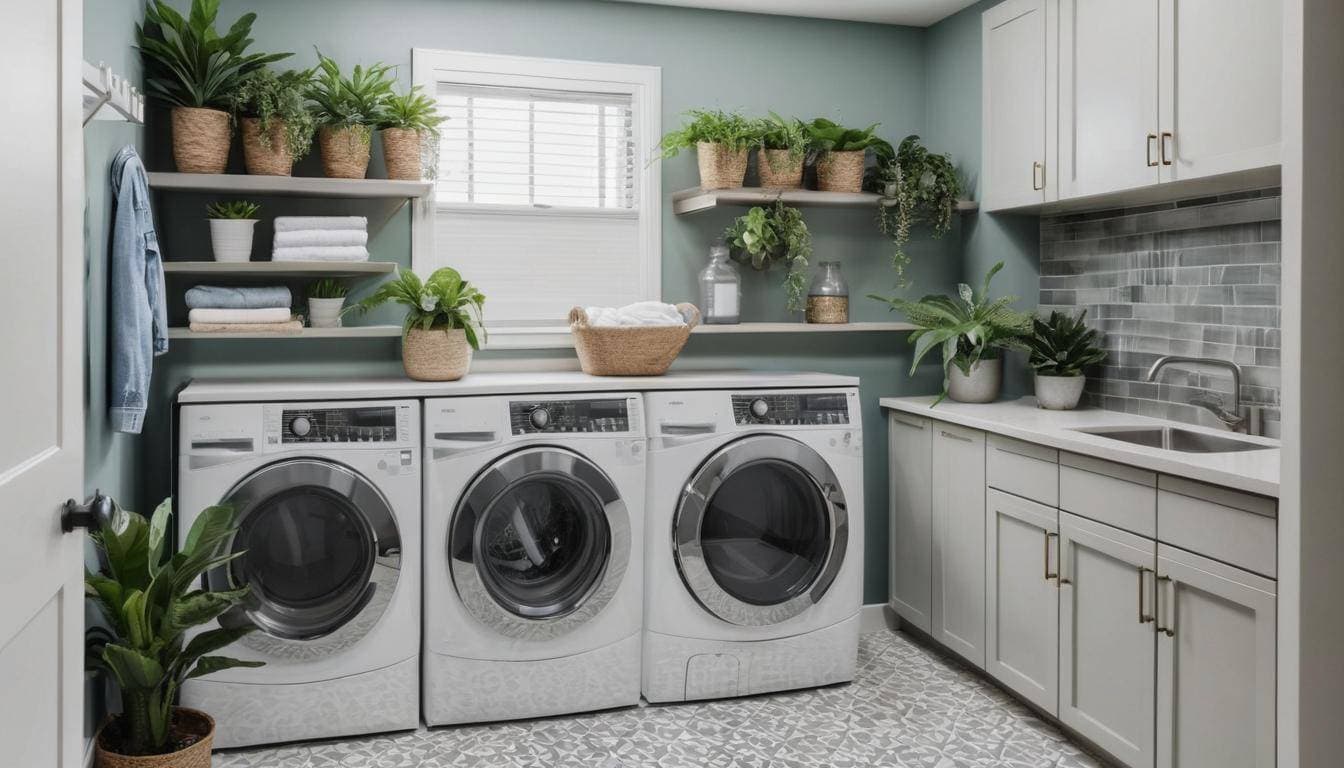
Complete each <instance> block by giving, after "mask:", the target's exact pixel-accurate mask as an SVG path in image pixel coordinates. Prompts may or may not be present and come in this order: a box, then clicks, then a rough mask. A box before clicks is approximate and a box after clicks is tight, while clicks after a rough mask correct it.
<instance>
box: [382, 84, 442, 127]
mask: <svg viewBox="0 0 1344 768" xmlns="http://www.w3.org/2000/svg"><path fill="white" fill-rule="evenodd" d="M447 119H448V118H447V117H444V116H443V115H440V114H439V111H438V107H437V106H436V105H435V103H434V99H431V98H430V97H429V95H428V94H426V93H425V92H424V90H423V89H421V87H420V86H418V85H417V86H413V87H412V88H411V90H409V91H407V92H406V93H403V94H397V93H393V94H391V95H389V96H388V97H387V99H386V100H385V101H384V102H383V116H382V124H381V126H380V127H382V128H403V129H406V130H410V131H421V132H423V133H428V134H430V135H436V134H438V132H439V123H442V122H443V121H444V120H447Z"/></svg>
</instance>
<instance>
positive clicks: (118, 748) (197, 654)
mask: <svg viewBox="0 0 1344 768" xmlns="http://www.w3.org/2000/svg"><path fill="white" fill-rule="evenodd" d="M171 515H172V506H171V503H170V502H168V501H165V502H164V503H162V504H160V505H159V508H158V509H156V510H154V515H153V516H152V517H151V518H150V519H149V520H145V518H144V517H143V516H141V515H138V514H135V513H134V512H119V513H118V516H117V519H116V520H114V521H113V524H111V525H108V526H104V528H103V529H102V530H101V531H99V532H98V533H95V534H94V535H93V537H92V538H93V542H94V545H95V546H96V547H97V549H98V552H99V555H100V557H99V559H100V561H101V562H103V563H105V566H104V567H100V568H99V570H98V571H97V572H93V571H87V572H86V573H85V576H84V584H85V594H86V596H87V599H88V601H89V602H90V603H92V604H93V605H94V606H95V607H96V608H97V610H98V611H99V612H100V613H101V614H102V616H103V618H104V619H105V621H106V623H107V629H105V630H104V629H101V628H100V629H96V630H91V631H90V632H89V633H88V634H87V638H88V642H87V653H86V658H87V661H88V664H89V666H90V667H92V668H94V669H97V670H100V671H102V672H104V673H106V674H107V675H108V676H109V677H110V679H111V680H112V681H113V682H114V683H115V685H116V687H117V688H118V689H119V691H120V693H121V707H122V711H121V713H120V714H117V715H115V716H113V717H112V718H111V719H109V720H108V721H107V723H106V724H104V726H103V727H102V729H101V730H99V732H98V735H97V737H96V741H95V753H96V757H97V764H98V766H99V768H142V767H143V768H164V767H165V766H173V767H174V768H208V766H209V765H210V747H211V742H212V740H213V738H214V730H215V722H214V720H213V719H212V718H211V717H210V716H209V715H208V714H206V713H204V712H201V711H199V710H195V709H188V708H186V707H177V706H174V705H173V701H174V700H175V699H176V696H177V691H178V687H179V686H180V685H181V684H182V682H183V681H184V680H188V679H190V678H194V677H201V676H202V675H208V674H211V673H213V672H219V671H221V670H225V669H231V668H233V667H259V666H262V662H260V661H239V660H237V659H232V658H229V657H227V656H215V655H212V654H214V653H215V652H216V651H219V650H221V649H223V648H225V647H227V646H229V645H230V644H232V643H233V642H234V641H236V640H238V639H239V638H241V637H243V636H244V635H246V634H248V633H249V632H251V631H252V630H253V629H255V627H252V626H244V627H238V628H227V629H226V628H215V629H210V630H206V631H204V632H201V633H199V634H195V635H194V636H192V637H191V638H190V639H188V637H187V635H188V631H189V630H191V629H192V628H194V627H197V626H200V625H203V624H207V623H209V622H211V621H213V620H214V619H215V618H217V617H219V616H220V615H222V614H223V613H224V612H225V611H227V610H229V609H230V608H232V607H233V606H235V605H237V604H239V603H241V602H242V601H243V600H244V599H245V598H246V597H247V594H248V588H247V587H246V586H244V587H242V588H241V589H235V590H229V591H220V592H207V591H203V590H200V589H198V588H197V585H198V583H199V581H200V577H201V574H202V573H204V572H206V571H207V570H210V569H212V568H217V567H219V566H221V565H224V564H225V563H227V562H229V561H230V560H233V559H234V558H237V557H239V556H240V555H241V554H243V553H241V552H233V553H230V552H229V551H228V548H229V543H230V541H231V540H232V538H233V535H234V532H235V531H237V530H238V529H237V528H236V527H235V525H234V520H233V515H234V512H233V509H232V508H231V507H210V508H209V509H206V510H205V511H204V512H202V513H201V515H200V517H198V518H196V522H195V523H193V524H192V526H191V531H190V532H188V534H187V537H186V539H185V540H184V541H185V542H186V543H185V544H183V545H182V548H181V550H180V551H178V552H177V553H176V554H174V555H172V556H171V557H167V558H165V557H164V555H165V552H166V543H167V542H166V541H165V539H166V537H167V532H168V530H169V518H170V517H171Z"/></svg>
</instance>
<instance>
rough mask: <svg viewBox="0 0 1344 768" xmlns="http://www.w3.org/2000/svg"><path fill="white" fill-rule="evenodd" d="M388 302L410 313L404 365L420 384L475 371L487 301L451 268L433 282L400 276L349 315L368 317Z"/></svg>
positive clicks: (405, 273)
mask: <svg viewBox="0 0 1344 768" xmlns="http://www.w3.org/2000/svg"><path fill="white" fill-rule="evenodd" d="M388 302H393V303H396V304H401V305H402V306H404V307H406V320H405V322H404V323H403V325H402V328H403V332H402V340H401V363H402V367H404V368H405V369H406V375H407V376H410V377H411V378H412V379H415V380H417V381H456V380H457V379H460V378H462V377H463V376H465V375H466V374H467V370H468V369H470V368H471V354H472V351H473V350H479V349H480V348H481V342H482V341H484V340H485V327H484V325H483V315H482V313H483V311H484V306H485V295H484V294H482V293H481V292H480V291H479V290H477V289H476V286H474V285H472V284H471V283H469V282H467V281H466V280H463V279H462V275H461V274H459V273H458V271H457V270H456V269H453V268H452V267H441V268H439V269H436V270H434V274H432V275H430V276H429V279H428V280H421V279H420V278H419V277H418V276H417V275H416V274H415V273H414V272H412V271H410V270H409V269H407V270H398V271H397V275H396V276H395V277H394V278H393V279H392V280H390V281H388V282H386V283H383V284H382V285H380V286H378V290H377V291H375V292H374V293H373V295H372V296H369V297H368V298H366V299H364V300H363V301H361V302H359V303H358V304H355V305H354V306H352V307H350V309H348V310H346V311H347V312H348V311H352V310H353V311H355V312H359V313H361V314H362V313H366V312H368V311H369V310H371V309H373V308H375V307H379V306H382V305H383V304H386V303H388Z"/></svg>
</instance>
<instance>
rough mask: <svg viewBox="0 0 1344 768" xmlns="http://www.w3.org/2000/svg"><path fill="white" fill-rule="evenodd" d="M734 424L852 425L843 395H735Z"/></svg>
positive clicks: (836, 393) (767, 393)
mask: <svg viewBox="0 0 1344 768" xmlns="http://www.w3.org/2000/svg"><path fill="white" fill-rule="evenodd" d="M733 421H734V422H736V423H737V425H738V426H750V425H753V424H771V425H794V424H801V425H831V424H835V425H844V424H849V423H851V420H850V413H849V398H848V397H847V396H846V394H845V393H844V392H815V393H806V392H796V393H795V392H790V393H783V394H780V393H769V392H759V393H748V394H738V395H733Z"/></svg>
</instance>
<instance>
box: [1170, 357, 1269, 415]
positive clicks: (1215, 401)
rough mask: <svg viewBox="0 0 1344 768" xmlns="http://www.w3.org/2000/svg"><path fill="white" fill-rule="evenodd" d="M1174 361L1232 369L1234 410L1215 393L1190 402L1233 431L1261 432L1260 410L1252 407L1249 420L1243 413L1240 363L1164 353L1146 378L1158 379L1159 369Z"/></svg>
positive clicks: (1198, 397) (1194, 398)
mask: <svg viewBox="0 0 1344 768" xmlns="http://www.w3.org/2000/svg"><path fill="white" fill-rule="evenodd" d="M1173 363H1192V364H1194V365H1216V366H1219V367H1222V368H1226V369H1228V370H1229V371H1231V372H1232V410H1230V411H1229V410H1227V409H1226V408H1224V407H1223V400H1222V398H1220V397H1217V396H1213V395H1208V396H1196V397H1193V398H1191V399H1190V404H1191V405H1197V406H1199V407H1201V408H1203V409H1205V410H1207V411H1209V412H1210V413H1212V414H1213V415H1214V416H1217V417H1218V420H1219V421H1221V422H1223V424H1224V425H1226V426H1227V428H1228V429H1230V430H1232V431H1233V432H1252V433H1258V432H1259V429H1258V428H1257V426H1258V425H1257V424H1256V422H1258V421H1259V419H1258V418H1257V417H1258V416H1259V412H1258V411H1257V410H1256V409H1254V408H1252V409H1250V419H1249V421H1248V419H1247V417H1246V416H1243V415H1242V413H1241V366H1240V365H1237V364H1236V363H1234V362H1232V361H1231V360H1222V359H1219V358H1216V357H1186V356H1185V355H1163V356H1162V357H1159V358H1158V359H1157V362H1155V363H1153V367H1152V368H1149V369H1148V375H1147V376H1146V377H1145V378H1144V380H1145V381H1156V380H1157V373H1158V371H1160V370H1162V369H1163V368H1165V367H1166V366H1168V365H1171V364H1173Z"/></svg>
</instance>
